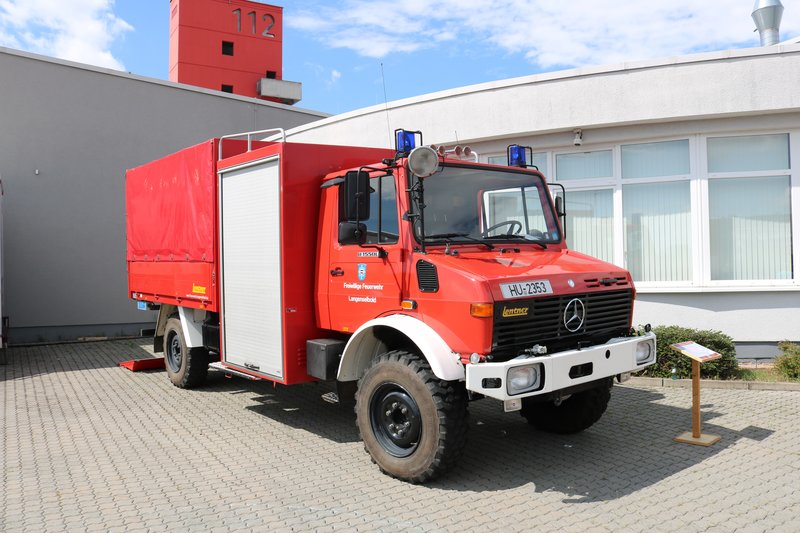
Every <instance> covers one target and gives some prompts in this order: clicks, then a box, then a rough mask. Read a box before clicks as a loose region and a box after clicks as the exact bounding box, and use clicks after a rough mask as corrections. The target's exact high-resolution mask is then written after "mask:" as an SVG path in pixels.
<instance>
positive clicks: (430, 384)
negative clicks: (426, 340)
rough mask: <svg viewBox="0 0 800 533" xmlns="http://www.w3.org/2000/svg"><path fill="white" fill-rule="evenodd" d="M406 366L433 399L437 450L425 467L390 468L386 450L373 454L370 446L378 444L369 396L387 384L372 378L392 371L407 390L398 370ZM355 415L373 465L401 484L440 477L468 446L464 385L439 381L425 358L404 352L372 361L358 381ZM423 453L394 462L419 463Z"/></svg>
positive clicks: (417, 399)
mask: <svg viewBox="0 0 800 533" xmlns="http://www.w3.org/2000/svg"><path fill="white" fill-rule="evenodd" d="M391 367H394V369H393V371H394V372H395V373H392V368H391ZM403 367H407V369H408V370H410V371H411V372H412V373H413V375H414V377H415V379H418V380H419V381H420V382H421V384H422V385H423V386H424V387H425V388H427V390H428V392H429V393H430V397H431V399H432V400H433V404H434V406H435V409H436V413H437V418H438V422H439V423H438V426H439V427H438V442H437V443H436V449H435V450H431V451H430V452H431V455H432V457H430V458H429V460H427V461H424V462H425V463H426V464H425V465H424V467H423V468H413V466H412V465H411V464H409V465H403V464H400V465H394V466H389V467H387V465H386V463H385V462H384V461H383V460H384V459H386V458H387V456H388V457H391V456H389V455H388V454H387V453H386V452H385V451H384V450H383V448H381V447H380V446H379V445H378V446H377V447H378V449H377V450H375V452H374V453H373V452H371V451H370V445H369V443H372V447H375V446H376V445H377V443H376V441H375V438H374V437H373V436H372V426H371V424H370V418H369V403H370V396H371V393H372V392H373V391H374V390H375V389H377V387H378V386H379V385H380V384H381V383H384V382H385V381H381V380H380V379H378V380H377V381H376V382H374V383H373V381H374V380H373V378H372V376H373V375H375V374H376V373H378V374H380V373H383V372H385V371H386V369H389V372H390V375H391V381H393V382H395V383H398V384H400V385H402V386H403V387H405V388H408V387H407V384H406V383H403V379H404V378H406V376H402V375H401V374H399V373H397V371H402V369H403ZM409 392H410V391H409ZM414 399H415V401H417V403H418V405H419V404H420V400H421V398H416V397H415V398H414ZM420 409H421V410H422V409H423V406H422V405H420ZM355 413H356V425H357V426H358V431H359V436H360V437H361V440H362V442H363V443H364V451H365V452H366V453H367V454H369V456H370V457H371V458H372V462H373V463H375V464H377V465H378V468H380V470H381V472H383V473H384V474H386V475H388V476H391V477H393V478H395V479H399V480H401V481H406V482H410V483H425V482H428V481H431V480H433V479H435V478H436V477H439V476H441V475H442V474H444V473H445V472H447V471H448V470H450V469H451V468H453V466H454V465H455V464H456V463H457V462H458V460H459V459H460V458H461V456H462V455H463V452H464V447H465V446H466V443H467V433H468V430H469V412H468V410H467V394H466V389H465V388H464V384H463V383H460V382H457V381H444V380H441V379H439V378H438V377H436V375H435V374H434V373H433V371H432V370H431V367H430V365H429V364H428V362H427V361H426V360H425V359H424V358H422V357H421V356H419V355H416V354H413V353H410V352H407V351H404V350H394V351H390V352H386V353H384V354H381V355H378V356H377V357H376V358H375V359H374V360H373V362H372V365H371V366H370V367H369V368H368V369H367V371H366V372H365V373H364V375H363V376H362V377H361V379H360V380H359V382H358V390H357V392H356V405H355ZM423 416H424V415H423ZM423 430H424V431H431V428H429V427H424V428H423ZM366 432H369V434H366ZM423 439H424V437H423ZM420 453H423V454H424V453H425V451H424V450H423V449H421V448H420V449H418V450H417V451H416V452H415V453H414V454H413V455H411V456H410V457H409V458H404V459H402V460H398V459H397V458H392V460H393V461H394V462H400V463H403V462H408V463H413V462H414V461H413V460H412V459H416V460H419V458H420V457H421V456H420V455H419V454H420ZM376 456H377V458H376ZM406 460H407V461H406Z"/></svg>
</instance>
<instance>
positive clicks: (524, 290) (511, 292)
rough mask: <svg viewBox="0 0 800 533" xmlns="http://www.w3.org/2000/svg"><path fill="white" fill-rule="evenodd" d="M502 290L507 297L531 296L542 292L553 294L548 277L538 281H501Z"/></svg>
mask: <svg viewBox="0 0 800 533" xmlns="http://www.w3.org/2000/svg"><path fill="white" fill-rule="evenodd" d="M500 290H501V291H502V292H503V297H504V298H506V299H512V298H529V297H531V296H539V295H540V294H553V287H551V286H550V282H549V281H548V280H546V279H541V280H536V281H521V282H519V283H501V284H500Z"/></svg>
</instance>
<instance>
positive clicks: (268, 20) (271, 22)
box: [233, 9, 275, 38]
mask: <svg viewBox="0 0 800 533" xmlns="http://www.w3.org/2000/svg"><path fill="white" fill-rule="evenodd" d="M233 14H234V16H236V31H238V32H239V33H241V31H242V10H241V9H234V10H233ZM245 17H249V18H250V27H251V32H252V33H253V35H256V34H257V32H258V30H257V29H256V21H257V20H258V17H257V15H256V12H255V11H250V12H248V13H246V14H245ZM261 21H262V22H264V23H265V26H264V31H262V32H261V35H262V36H264V37H269V38H274V37H275V34H274V33H272V32H270V30H271V29H272V27H273V26H275V17H273V16H272V15H270V14H269V13H264V15H263V16H262V17H261Z"/></svg>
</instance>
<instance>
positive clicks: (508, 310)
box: [503, 307, 529, 318]
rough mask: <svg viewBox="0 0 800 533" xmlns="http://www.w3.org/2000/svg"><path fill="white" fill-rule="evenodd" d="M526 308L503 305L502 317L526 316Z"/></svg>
mask: <svg viewBox="0 0 800 533" xmlns="http://www.w3.org/2000/svg"><path fill="white" fill-rule="evenodd" d="M528 310H529V308H528V307H504V308H503V318H509V317H513V316H528Z"/></svg>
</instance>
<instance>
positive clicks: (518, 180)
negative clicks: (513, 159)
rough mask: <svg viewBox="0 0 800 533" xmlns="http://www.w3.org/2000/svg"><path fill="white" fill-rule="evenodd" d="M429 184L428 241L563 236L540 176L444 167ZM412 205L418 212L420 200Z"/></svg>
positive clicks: (425, 215) (544, 240)
mask: <svg viewBox="0 0 800 533" xmlns="http://www.w3.org/2000/svg"><path fill="white" fill-rule="evenodd" d="M412 180H416V178H413V177H412ZM412 184H416V181H412ZM423 186H424V213H423V217H422V218H423V219H424V224H425V232H424V233H425V239H426V241H437V240H443V239H446V240H449V241H459V240H463V241H465V242H467V241H470V240H475V239H479V240H482V241H501V242H502V241H504V240H507V241H514V242H525V241H531V242H539V243H557V242H560V240H561V236H560V234H559V230H558V224H557V223H556V219H555V216H554V214H553V210H552V208H551V206H550V203H549V198H548V195H547V192H546V190H545V183H544V180H543V179H541V178H540V177H539V176H537V175H534V174H531V173H528V172H525V173H523V172H514V171H512V170H509V171H502V170H496V169H491V170H490V169H484V168H470V167H454V166H444V167H443V170H442V171H441V172H439V173H436V174H434V175H433V176H431V177H429V178H425V180H424V181H423ZM413 197H414V195H413V194H412V200H413ZM412 205H413V206H414V207H413V209H414V211H415V213H416V214H418V213H419V211H420V208H419V202H415V201H412ZM420 224H421V223H420V220H419V217H417V218H416V222H415V224H414V232H415V235H416V238H417V240H418V241H419V240H421V232H420Z"/></svg>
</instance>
